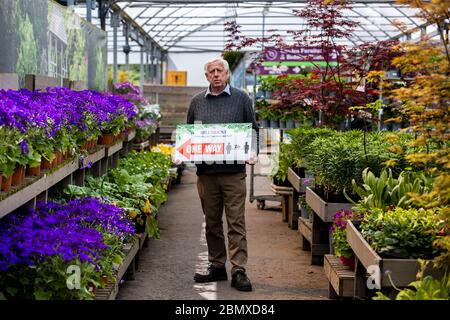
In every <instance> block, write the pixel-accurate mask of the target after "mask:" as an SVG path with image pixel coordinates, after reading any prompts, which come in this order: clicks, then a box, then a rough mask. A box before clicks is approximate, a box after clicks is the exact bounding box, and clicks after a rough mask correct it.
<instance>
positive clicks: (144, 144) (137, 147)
mask: <svg viewBox="0 0 450 320" xmlns="http://www.w3.org/2000/svg"><path fill="white" fill-rule="evenodd" d="M148 146H150V141H148V140H146V141H144V142H141V143H134V144H133V149H135V150H143V149H145V148H147V147H148Z"/></svg>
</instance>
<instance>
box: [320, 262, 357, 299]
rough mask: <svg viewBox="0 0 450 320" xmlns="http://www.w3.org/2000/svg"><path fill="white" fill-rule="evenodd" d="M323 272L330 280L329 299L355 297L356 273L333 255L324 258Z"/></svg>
mask: <svg viewBox="0 0 450 320" xmlns="http://www.w3.org/2000/svg"><path fill="white" fill-rule="evenodd" d="M323 271H324V273H325V276H326V277H327V279H328V282H329V284H328V298H331V299H336V298H339V297H342V298H344V297H353V287H354V284H355V272H354V271H353V270H351V269H350V268H349V267H347V266H343V265H342V264H341V263H340V261H339V258H337V257H336V256H334V255H332V254H326V255H325V256H324V262H323Z"/></svg>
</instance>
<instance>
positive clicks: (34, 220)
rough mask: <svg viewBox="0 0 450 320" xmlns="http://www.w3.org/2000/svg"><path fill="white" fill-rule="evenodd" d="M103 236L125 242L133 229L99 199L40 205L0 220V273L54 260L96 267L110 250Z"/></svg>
mask: <svg viewBox="0 0 450 320" xmlns="http://www.w3.org/2000/svg"><path fill="white" fill-rule="evenodd" d="M100 231H101V232H100ZM102 232H107V233H110V234H112V235H114V236H116V237H119V238H121V239H124V237H125V236H127V235H131V234H133V233H134V228H133V224H132V222H131V221H130V220H128V218H127V217H126V215H125V211H124V210H123V209H121V208H118V207H116V206H114V205H112V204H108V203H104V202H102V201H101V200H100V199H96V198H84V199H77V200H73V201H71V202H69V203H67V204H59V203H55V202H48V203H38V204H37V206H36V210H31V211H28V212H23V213H16V214H10V215H8V216H7V217H5V218H4V219H2V220H0V272H1V271H4V270H7V269H8V268H9V267H10V266H12V265H25V266H31V265H36V264H39V263H40V262H43V261H45V260H46V259H48V258H49V257H52V256H60V257H61V258H62V259H63V260H64V261H66V262H70V261H72V260H73V259H79V260H80V261H81V262H89V263H92V264H93V265H94V266H97V261H98V259H99V258H100V256H101V254H102V253H103V251H104V250H107V249H108V246H106V245H105V243H104V239H103V236H102Z"/></svg>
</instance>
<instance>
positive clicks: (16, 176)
mask: <svg viewBox="0 0 450 320" xmlns="http://www.w3.org/2000/svg"><path fill="white" fill-rule="evenodd" d="M24 171H25V167H24V166H20V167H18V168H16V170H15V171H14V173H13V174H12V181H11V185H12V186H14V187H15V186H20V185H21V184H22V182H23V178H24V174H25V172H24Z"/></svg>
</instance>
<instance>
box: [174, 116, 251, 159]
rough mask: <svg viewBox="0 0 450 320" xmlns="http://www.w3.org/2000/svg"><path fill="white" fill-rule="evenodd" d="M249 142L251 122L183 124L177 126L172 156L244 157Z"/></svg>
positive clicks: (249, 144) (190, 157)
mask: <svg viewBox="0 0 450 320" xmlns="http://www.w3.org/2000/svg"><path fill="white" fill-rule="evenodd" d="M251 143H252V127H251V124H250V123H228V124H193V125H192V124H183V125H178V126H177V129H176V145H175V160H179V161H184V162H201V161H207V162H219V163H223V162H224V161H246V160H248V159H249V155H250V148H251Z"/></svg>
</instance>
